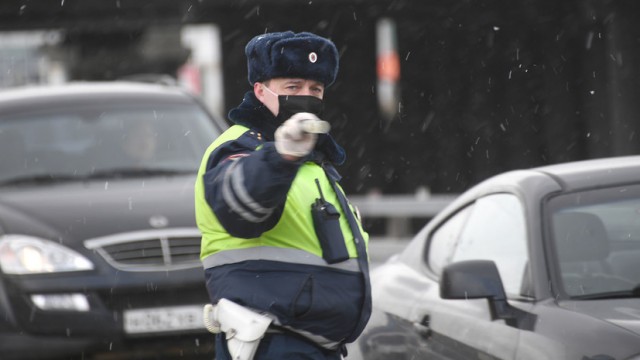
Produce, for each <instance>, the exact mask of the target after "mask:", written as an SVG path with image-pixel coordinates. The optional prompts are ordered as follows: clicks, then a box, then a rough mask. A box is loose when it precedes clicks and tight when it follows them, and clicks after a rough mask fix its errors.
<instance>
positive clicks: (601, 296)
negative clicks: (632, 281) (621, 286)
mask: <svg viewBox="0 0 640 360" xmlns="http://www.w3.org/2000/svg"><path fill="white" fill-rule="evenodd" d="M572 298H573V299H579V300H605V299H634V298H640V285H637V286H636V287H634V288H633V289H630V290H622V291H610V292H604V293H597V294H586V295H578V296H572Z"/></svg>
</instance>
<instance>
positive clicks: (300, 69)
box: [245, 31, 338, 87]
mask: <svg viewBox="0 0 640 360" xmlns="http://www.w3.org/2000/svg"><path fill="white" fill-rule="evenodd" d="M245 54H246V55H247V67H248V69H249V76H248V77H249V83H250V84H251V85H253V84H254V83H256V82H262V81H265V80H269V79H273V78H279V77H289V78H291V77H293V78H303V79H309V80H316V81H320V82H322V83H323V84H324V86H325V87H329V86H330V85H331V84H333V82H334V81H335V80H336V76H337V75H338V50H337V49H336V46H335V45H334V44H333V42H331V40H328V39H325V38H323V37H320V36H318V35H315V34H312V33H309V32H300V33H297V34H296V33H294V32H292V31H286V32H274V33H266V34H263V35H258V36H256V37H254V38H253V39H251V41H249V43H247V46H246V47H245Z"/></svg>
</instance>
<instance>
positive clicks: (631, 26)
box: [0, 0, 640, 194]
mask: <svg viewBox="0 0 640 360" xmlns="http://www.w3.org/2000/svg"><path fill="white" fill-rule="evenodd" d="M638 16H640V3H638V2H637V1H632V0H630V1H624V0H564V1H556V0H509V1H507V0H504V1H498V0H496V1H492V0H486V1H471V0H446V1H444V0H432V1H412V0H341V1H335V0H308V1H290V0H261V1H259V0H233V1H231V0H193V1H175V0H55V1H42V0H3V1H2V2H1V3H0V31H1V32H0V88H10V87H16V86H22V85H34V84H48V83H65V82H71V81H92V80H115V79H121V78H138V79H142V80H144V77H145V76H147V77H148V76H149V75H153V77H154V78H155V79H157V78H158V75H163V76H167V77H168V78H174V79H177V81H178V82H179V83H180V84H181V85H182V86H185V87H187V88H188V89H190V90H191V91H193V92H195V93H197V94H199V95H201V96H202V98H203V99H204V101H205V102H206V104H207V105H208V106H209V107H210V109H211V110H212V111H213V112H216V113H218V114H220V115H222V116H226V113H227V112H228V111H229V110H230V109H231V108H233V107H234V106H236V105H238V104H239V103H240V102H241V100H242V96H243V94H244V92H245V91H247V90H249V89H250V86H249V84H248V82H247V78H246V75H247V73H246V62H245V56H244V46H245V44H246V43H247V41H248V40H249V39H251V38H252V37H253V36H255V35H257V34H260V33H263V32H267V31H283V30H293V31H311V32H315V33H317V34H319V35H323V36H326V37H329V38H331V39H332V40H333V41H334V42H335V43H336V45H337V46H338V48H339V50H340V55H341V68H340V73H339V75H338V80H337V82H336V83H335V84H334V85H333V86H332V87H331V88H330V89H329V91H328V93H327V97H326V102H327V108H328V114H327V117H328V120H329V121H331V122H332V123H333V127H334V131H333V133H334V135H335V137H336V138H337V140H338V141H339V142H340V143H341V144H342V145H343V146H344V147H345V148H346V150H347V154H348V157H347V163H346V164H345V165H344V166H343V167H342V170H341V171H342V174H343V176H344V177H345V178H344V181H343V183H344V186H345V188H346V190H347V191H348V192H350V193H356V194H413V193H416V192H417V193H458V192H461V191H462V190H464V189H466V188H468V187H469V186H471V185H473V184H475V183H477V182H479V181H480V180H483V179H485V178H487V177H489V176H491V175H494V174H496V173H499V172H502V171H505V170H511V169H517V168H527V167H532V166H537V165H542V164H550V163H557V162H564V161H570V160H579V159H587V158H597V157H603V156H612V155H625V154H635V153H639V152H640V151H639V150H640V142H639V141H638V130H639V129H640V121H638V114H639V112H640V102H639V101H638V97H639V95H640V81H638V80H639V76H640V69H639V66H640V65H639V64H640V61H639V60H640V59H639V57H640V52H639V51H638V47H639V44H640V43H639V40H640V26H638V25H637V22H636V19H638Z"/></svg>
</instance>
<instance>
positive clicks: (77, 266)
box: [0, 234, 93, 274]
mask: <svg viewBox="0 0 640 360" xmlns="http://www.w3.org/2000/svg"><path fill="white" fill-rule="evenodd" d="M0 268H2V271H3V272H4V273H5V274H41V273H53V272H62V271H82V270H91V269H93V264H92V263H91V261H89V260H88V259H87V258H86V257H84V256H82V255H80V254H79V253H77V252H76V251H74V250H71V249H69V248H68V247H65V246H63V245H60V244H57V243H55V242H53V241H50V240H45V239H41V238H36V237H32V236H27V235H16V234H9V235H3V236H0Z"/></svg>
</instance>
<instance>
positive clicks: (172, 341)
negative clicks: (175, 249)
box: [0, 268, 213, 359]
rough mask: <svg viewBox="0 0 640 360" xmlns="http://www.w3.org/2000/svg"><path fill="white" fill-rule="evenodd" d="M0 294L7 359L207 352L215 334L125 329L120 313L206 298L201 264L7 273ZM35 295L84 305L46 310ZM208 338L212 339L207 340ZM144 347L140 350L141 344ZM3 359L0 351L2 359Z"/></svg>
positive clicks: (0, 333)
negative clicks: (70, 297) (79, 298)
mask: <svg viewBox="0 0 640 360" xmlns="http://www.w3.org/2000/svg"><path fill="white" fill-rule="evenodd" d="M0 292H1V293H3V294H4V296H0V316H1V315H2V314H4V315H5V316H2V317H0V354H13V355H12V356H13V358H12V359H36V358H37V359H48V358H55V357H56V356H60V355H66V354H73V355H80V354H86V355H89V354H96V353H118V352H122V353H132V354H135V355H132V358H144V356H143V355H141V353H140V352H141V351H142V350H144V352H145V353H147V352H150V351H151V352H152V353H155V352H162V353H182V354H200V353H207V352H210V351H211V350H212V346H213V345H212V343H213V336H212V335H211V334H209V333H208V332H206V330H205V329H204V326H203V327H202V328H201V329H191V330H189V331H176V332H171V331H169V332H162V333H143V334H127V333H126V332H125V331H124V321H123V313H124V312H125V311H126V310H134V309H151V308H159V307H172V306H184V305H203V304H206V303H207V302H209V297H208V294H207V291H206V287H205V284H204V278H203V271H202V269H201V268H194V269H186V270H179V271H165V272H144V273H135V272H126V273H125V272H114V273H113V274H111V275H109V276H104V275H101V274H98V273H97V272H87V273H76V274H65V275H62V274H55V275H54V274H47V275H40V276H29V277H25V276H22V277H7V276H5V278H4V281H3V282H2V286H0ZM34 294H44V295H47V294H82V295H83V296H84V297H86V299H87V301H88V304H89V309H88V310H86V311H70V310H43V309H41V308H39V307H38V306H36V305H35V304H34V303H33V302H32V295H34ZM209 343H211V345H209ZM141 349H142V350H141ZM2 358H3V359H5V357H4V355H3V357H2Z"/></svg>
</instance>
